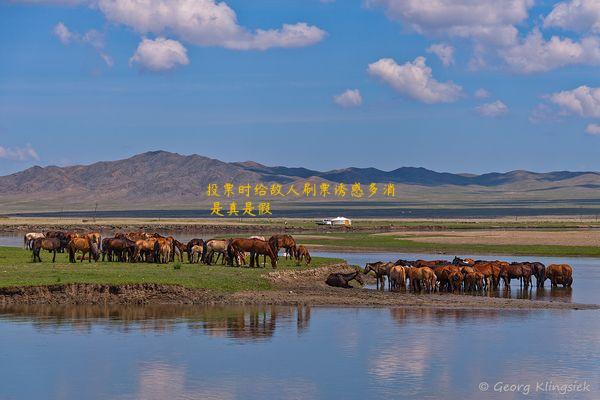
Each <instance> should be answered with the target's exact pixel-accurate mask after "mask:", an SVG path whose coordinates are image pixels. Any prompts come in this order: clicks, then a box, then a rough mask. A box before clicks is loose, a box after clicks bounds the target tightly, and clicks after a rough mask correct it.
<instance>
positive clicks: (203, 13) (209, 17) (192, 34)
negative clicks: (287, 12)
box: [97, 0, 326, 50]
mask: <svg viewBox="0 0 600 400" xmlns="http://www.w3.org/2000/svg"><path fill="white" fill-rule="evenodd" d="M97 7H98V8H99V9H100V10H101V11H102V12H103V13H104V15H105V16H106V18H107V19H108V20H110V21H112V22H116V23H120V24H123V25H127V26H129V27H131V28H133V29H135V30H136V31H138V32H140V33H142V34H146V33H154V34H156V35H160V34H164V33H169V34H174V35H177V36H178V37H180V38H181V39H183V40H184V41H186V42H189V43H192V44H196V45H200V46H221V47H225V48H228V49H234V50H266V49H269V48H273V47H283V48H290V47H303V46H309V45H312V44H315V43H317V42H319V41H321V40H323V38H324V37H325V36H326V32H325V31H323V30H321V29H320V28H318V27H316V26H311V25H308V24H306V23H303V22H302V23H296V24H283V25H282V27H281V28H279V29H268V30H264V29H256V30H254V31H251V30H249V29H247V28H245V27H243V26H241V25H240V24H239V23H238V21H237V15H236V13H235V11H234V10H233V9H232V8H231V7H229V6H228V5H227V4H226V3H225V2H218V3H217V2H216V1H215V0H98V3H97Z"/></svg>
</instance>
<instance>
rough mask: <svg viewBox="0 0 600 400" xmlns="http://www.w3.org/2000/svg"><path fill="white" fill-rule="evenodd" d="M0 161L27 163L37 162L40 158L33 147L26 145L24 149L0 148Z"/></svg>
mask: <svg viewBox="0 0 600 400" xmlns="http://www.w3.org/2000/svg"><path fill="white" fill-rule="evenodd" d="M0 159H5V160H16V161H27V160H39V159H40V157H39V156H38V153H37V152H36V151H35V149H34V148H33V147H31V145H30V144H29V143H28V144H27V146H25V147H12V148H11V147H3V146H0Z"/></svg>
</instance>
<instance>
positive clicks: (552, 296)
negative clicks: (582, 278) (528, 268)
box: [487, 287, 573, 302]
mask: <svg viewBox="0 0 600 400" xmlns="http://www.w3.org/2000/svg"><path fill="white" fill-rule="evenodd" d="M487 295H488V296H490V297H503V298H506V299H510V298H512V299H525V300H557V301H564V302H570V301H571V298H572V296H573V290H572V289H571V288H570V287H567V288H558V287H553V288H544V287H538V288H533V289H525V288H515V289H512V290H507V289H506V288H502V289H496V290H492V291H489V292H488V293H487Z"/></svg>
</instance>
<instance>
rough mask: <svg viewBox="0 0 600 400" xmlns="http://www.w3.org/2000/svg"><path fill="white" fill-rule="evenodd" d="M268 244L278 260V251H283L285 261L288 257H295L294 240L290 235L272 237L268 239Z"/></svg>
mask: <svg viewBox="0 0 600 400" xmlns="http://www.w3.org/2000/svg"><path fill="white" fill-rule="evenodd" d="M269 244H270V245H271V247H272V248H273V252H274V253H275V256H276V257H277V258H279V256H278V254H279V249H285V258H286V260H287V258H288V256H290V258H292V259H293V258H295V257H296V240H295V239H294V238H293V237H292V235H273V236H271V237H270V238H269Z"/></svg>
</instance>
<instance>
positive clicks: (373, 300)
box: [0, 283, 600, 310]
mask: <svg viewBox="0 0 600 400" xmlns="http://www.w3.org/2000/svg"><path fill="white" fill-rule="evenodd" d="M11 305H198V306H218V305H271V306H297V305H305V306H324V307H327V306H330V307H361V308H363V307H364V308H389V307H405V308H428V309H452V310H456V309H461V310H600V305H599V304H580V303H567V302H560V301H558V302H557V301H542V300H525V299H506V298H497V297H486V296H473V295H464V294H462V295H461V294H448V293H432V294H413V293H402V292H378V291H375V290H370V289H360V288H355V289H341V288H328V290H323V289H322V288H312V289H310V288H299V289H295V290H294V289H289V288H287V289H283V288H280V289H275V290H265V291H240V292H233V293H225V292H216V291H213V290H209V289H192V288H186V287H183V286H180V285H164V284H126V285H104V284H83V283H80V284H57V285H40V286H17V287H14V286H13V287H4V288H0V307H5V306H11Z"/></svg>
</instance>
